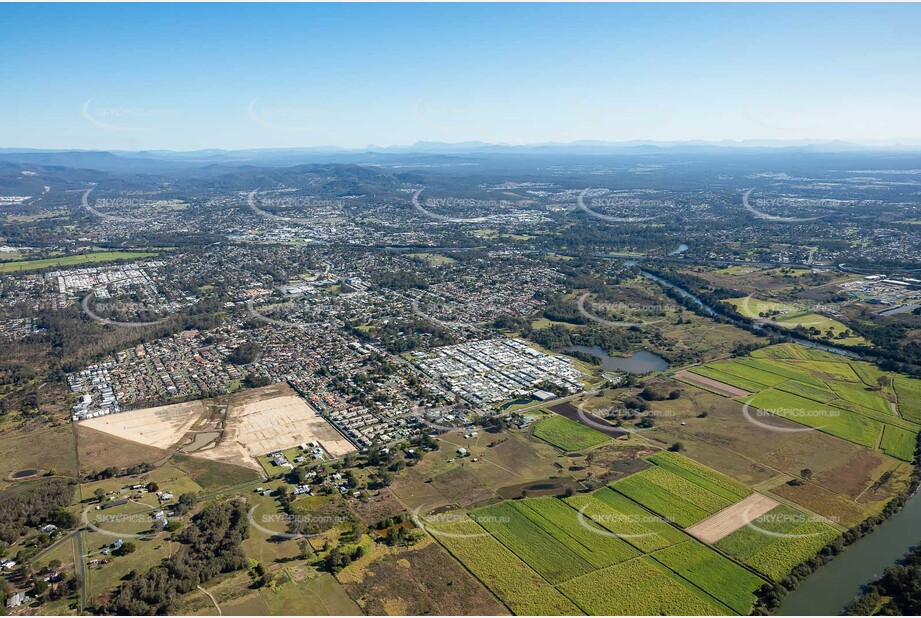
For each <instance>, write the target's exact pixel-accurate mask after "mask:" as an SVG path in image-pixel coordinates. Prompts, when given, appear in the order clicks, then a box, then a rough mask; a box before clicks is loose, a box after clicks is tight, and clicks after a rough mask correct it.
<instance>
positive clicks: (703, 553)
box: [652, 541, 766, 616]
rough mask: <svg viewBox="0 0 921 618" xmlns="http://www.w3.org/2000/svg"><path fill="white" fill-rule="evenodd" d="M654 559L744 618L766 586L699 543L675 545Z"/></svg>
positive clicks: (742, 568)
mask: <svg viewBox="0 0 921 618" xmlns="http://www.w3.org/2000/svg"><path fill="white" fill-rule="evenodd" d="M652 557H653V558H655V559H656V560H657V561H659V562H661V563H662V564H664V565H665V566H667V567H668V568H669V569H671V570H672V571H674V572H675V573H677V574H678V575H680V576H681V577H683V578H685V579H686V580H688V581H690V582H691V583H692V584H694V585H695V586H697V587H698V588H700V589H701V590H703V591H704V592H706V593H707V594H709V595H711V596H713V597H715V598H717V599H719V600H720V601H722V602H723V603H725V604H726V605H728V606H729V607H731V608H732V609H733V610H735V611H736V612H738V613H739V614H741V615H743V616H744V615H747V614H748V613H749V612H750V611H751V608H752V605H753V604H754V602H755V594H754V593H755V591H756V590H757V589H758V588H760V587H761V586H762V585H763V584H765V583H766V582H765V581H764V580H763V579H761V578H760V577H758V576H757V575H755V574H754V573H752V572H751V571H749V570H747V569H745V568H744V567H741V566H739V565H738V564H736V563H735V562H733V561H732V560H729V559H728V558H726V557H724V556H722V555H721V554H719V553H717V552H715V551H713V550H712V549H710V548H709V547H707V546H706V545H703V544H702V543H698V542H697V541H687V542H685V543H681V544H679V545H673V546H671V547H668V548H666V549H663V550H661V551H658V552H656V553H655V554H653V556H652Z"/></svg>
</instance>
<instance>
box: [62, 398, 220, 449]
mask: <svg viewBox="0 0 921 618" xmlns="http://www.w3.org/2000/svg"><path fill="white" fill-rule="evenodd" d="M203 411H204V406H203V405H202V402H201V401H187V402H185V403H176V404H172V405H168V406H158V407H156V408H144V409H143V410H131V411H130V412H121V413H119V414H108V415H106V416H100V417H98V418H91V419H89V420H86V421H82V422H81V423H80V425H81V426H83V427H89V428H90V429H97V430H99V431H103V432H105V433H107V434H109V435H112V436H116V437H118V438H122V439H124V440H130V441H132V442H137V443H139V444H144V445H147V446H153V447H156V448H161V449H168V448H170V447H171V446H173V445H174V444H176V443H177V442H179V440H181V439H182V436H184V435H185V434H186V433H187V432H188V431H189V429H191V428H192V425H194V424H195V421H197V420H198V417H200V416H201V414H202V412H203Z"/></svg>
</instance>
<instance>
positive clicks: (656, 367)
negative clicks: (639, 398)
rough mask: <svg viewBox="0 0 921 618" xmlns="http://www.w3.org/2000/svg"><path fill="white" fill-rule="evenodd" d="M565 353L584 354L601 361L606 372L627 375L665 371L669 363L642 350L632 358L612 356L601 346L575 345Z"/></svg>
mask: <svg viewBox="0 0 921 618" xmlns="http://www.w3.org/2000/svg"><path fill="white" fill-rule="evenodd" d="M563 351H564V352H584V353H586V354H591V355H592V356H597V357H598V358H600V359H601V366H602V367H603V368H604V369H605V370H606V371H621V372H626V373H634V374H640V373H649V372H650V371H665V370H666V369H668V361H667V360H665V359H664V358H662V357H661V356H656V355H655V354H653V353H652V352H647V351H646V350H640V351H639V352H634V353H633V354H631V355H630V356H611V355H610V354H608V353H607V351H605V350H604V348H602V347H600V346H597V345H596V346H591V347H589V346H587V345H574V346H570V347H568V348H563Z"/></svg>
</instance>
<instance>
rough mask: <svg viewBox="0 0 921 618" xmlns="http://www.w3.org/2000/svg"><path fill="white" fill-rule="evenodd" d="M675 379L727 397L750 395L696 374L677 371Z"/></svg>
mask: <svg viewBox="0 0 921 618" xmlns="http://www.w3.org/2000/svg"><path fill="white" fill-rule="evenodd" d="M675 377H676V378H678V379H679V380H683V381H685V382H690V383H692V384H697V385H699V386H703V387H704V388H708V389H710V390H711V391H716V392H717V393H721V394H723V395H726V396H727V397H748V396H749V395H751V393H749V392H748V391H743V390H742V389H741V388H736V387H735V386H732V385H730V384H726V383H725V382H720V381H718V380H714V379H713V378H707V377H705V376H700V375H697V374H696V373H691V372H690V371H679V372H678V373H676V374H675Z"/></svg>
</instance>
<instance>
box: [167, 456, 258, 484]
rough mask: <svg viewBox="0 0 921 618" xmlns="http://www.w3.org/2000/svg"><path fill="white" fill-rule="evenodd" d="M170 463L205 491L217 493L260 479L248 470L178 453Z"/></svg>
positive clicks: (254, 472) (253, 471) (252, 471)
mask: <svg viewBox="0 0 921 618" xmlns="http://www.w3.org/2000/svg"><path fill="white" fill-rule="evenodd" d="M172 462H173V464H174V465H175V466H176V467H177V468H179V469H180V470H182V471H183V472H185V473H186V474H188V475H189V477H190V478H191V479H192V480H193V481H195V482H196V483H198V484H199V485H201V488H202V489H204V490H205V491H218V490H221V489H225V488H227V487H233V486H235V485H240V484H241V483H246V482H250V481H253V482H254V481H258V480H259V479H260V478H261V477H260V475H259V474H257V473H256V471H255V470H251V469H249V468H243V467H241V466H234V465H231V464H226V463H221V462H218V461H211V460H208V459H201V458H199V457H190V456H188V455H182V454H179V453H176V454H174V455H173V457H172Z"/></svg>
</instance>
